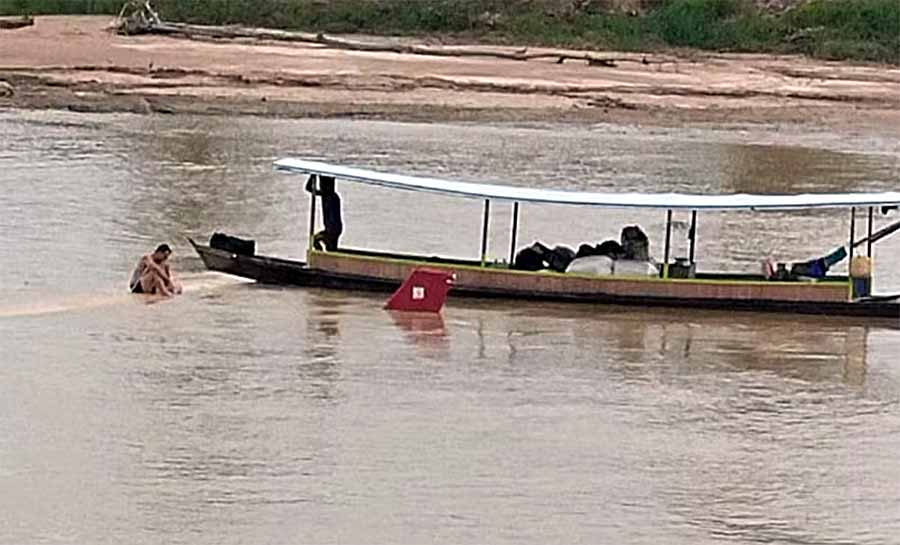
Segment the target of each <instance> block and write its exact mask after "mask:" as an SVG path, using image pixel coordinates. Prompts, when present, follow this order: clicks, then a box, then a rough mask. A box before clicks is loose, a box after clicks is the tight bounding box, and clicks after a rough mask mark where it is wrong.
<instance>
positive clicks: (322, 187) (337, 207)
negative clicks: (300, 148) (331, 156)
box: [306, 174, 344, 252]
mask: <svg viewBox="0 0 900 545" xmlns="http://www.w3.org/2000/svg"><path fill="white" fill-rule="evenodd" d="M316 181H318V182H319V187H318V189H317V188H316ZM306 190H307V191H309V192H310V193H312V194H313V195H318V196H320V197H321V198H322V220H323V223H324V224H325V229H324V230H323V231H319V232H318V233H316V234H315V235H314V236H313V248H315V249H316V250H321V249H322V245H323V244H324V245H325V249H326V250H328V251H329V252H334V251H337V248H338V239H340V238H341V234H342V233H343V232H344V222H343V221H342V220H341V197H340V195H338V194H337V192H336V191H335V190H334V177H333V176H316V175H315V174H313V175H312V176H310V177H309V179H308V180H307V181H306Z"/></svg>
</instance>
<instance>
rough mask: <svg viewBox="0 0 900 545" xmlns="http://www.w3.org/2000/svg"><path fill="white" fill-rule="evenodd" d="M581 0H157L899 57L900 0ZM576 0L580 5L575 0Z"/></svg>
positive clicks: (244, 15)
mask: <svg viewBox="0 0 900 545" xmlns="http://www.w3.org/2000/svg"><path fill="white" fill-rule="evenodd" d="M609 3H610V2H609V1H608V0H607V1H603V0H595V1H593V2H575V1H574V0H154V1H153V5H154V6H155V7H156V8H158V10H159V12H160V14H161V15H162V16H163V18H164V19H167V20H172V21H185V22H193V23H203V24H232V23H240V24H245V25H251V26H264V27H274V28H293V29H303V30H310V31H322V32H330V33H367V34H406V35H417V34H419V35H421V34H433V33H440V34H451V35H460V36H463V37H465V38H467V39H473V40H478V41H486V42H506V43H516V44H525V45H554V46H571V47H587V48H595V49H622V50H653V49H658V48H664V47H693V48H699V49H707V50H727V51H748V52H772V53H803V54H808V55H812V56H816V57H821V58H829V59H857V60H873V61H882V62H889V63H894V64H900V0H811V1H809V2H806V3H804V4H803V5H801V6H799V7H797V8H795V9H792V10H788V11H786V12H783V13H770V12H766V11H764V10H761V9H760V8H758V7H757V6H756V4H754V3H753V2H751V1H750V0H658V1H655V2H652V1H650V2H645V4H648V5H649V6H650V7H648V9H647V11H646V12H645V13H643V14H641V15H637V16H632V15H629V14H626V13H622V12H621V11H615V10H610V9H608V7H607V5H608V4H609ZM121 5H122V0H0V14H25V13H30V14H34V15H40V14H63V13H66V14H75V13H85V14H115V13H117V12H118V10H119V8H120V7H121ZM576 5H577V6H579V7H578V8H575V7H574V6H576Z"/></svg>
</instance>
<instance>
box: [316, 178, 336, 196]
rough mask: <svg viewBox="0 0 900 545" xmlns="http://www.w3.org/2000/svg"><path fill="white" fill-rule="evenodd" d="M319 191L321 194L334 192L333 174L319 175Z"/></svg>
mask: <svg viewBox="0 0 900 545" xmlns="http://www.w3.org/2000/svg"><path fill="white" fill-rule="evenodd" d="M319 191H320V192H321V193H322V194H323V195H332V194H334V176H319Z"/></svg>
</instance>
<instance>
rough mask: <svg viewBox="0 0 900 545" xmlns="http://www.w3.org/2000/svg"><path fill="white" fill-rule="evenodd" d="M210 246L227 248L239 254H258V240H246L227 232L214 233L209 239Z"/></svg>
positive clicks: (226, 249) (218, 248)
mask: <svg viewBox="0 0 900 545" xmlns="http://www.w3.org/2000/svg"><path fill="white" fill-rule="evenodd" d="M209 246H210V247H211V248H215V249H217V250H225V251H226V252H231V253H233V254H238V255H251V256H252V255H254V254H256V241H255V240H245V239H242V238H238V237H233V236H231V235H226V234H225V233H213V236H212V237H210V239H209Z"/></svg>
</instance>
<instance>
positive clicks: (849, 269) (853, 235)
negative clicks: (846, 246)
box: [847, 206, 856, 301]
mask: <svg viewBox="0 0 900 545" xmlns="http://www.w3.org/2000/svg"><path fill="white" fill-rule="evenodd" d="M855 238H856V207H855V206H853V207H851V208H850V252H849V253H850V260H849V261H848V262H847V263H848V265H847V289H848V291H849V294H848V299H849V300H850V301H853V299H855V298H856V293H855V291H856V290H854V289H853V272H852V271H853V253H854V249H853V239H855Z"/></svg>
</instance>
